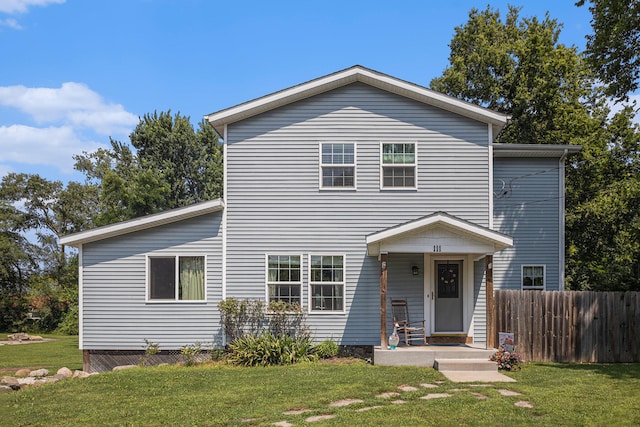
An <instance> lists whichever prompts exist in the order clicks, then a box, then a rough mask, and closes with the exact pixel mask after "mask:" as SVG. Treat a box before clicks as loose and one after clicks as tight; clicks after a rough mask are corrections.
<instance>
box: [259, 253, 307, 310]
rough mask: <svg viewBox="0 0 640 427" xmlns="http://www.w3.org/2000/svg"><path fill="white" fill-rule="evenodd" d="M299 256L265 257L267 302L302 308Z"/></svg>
mask: <svg viewBox="0 0 640 427" xmlns="http://www.w3.org/2000/svg"><path fill="white" fill-rule="evenodd" d="M300 271H301V266H300V255H267V292H268V301H269V302H272V301H283V302H286V303H289V304H298V305H300V306H302V301H301V288H302V279H301V278H302V274H300Z"/></svg>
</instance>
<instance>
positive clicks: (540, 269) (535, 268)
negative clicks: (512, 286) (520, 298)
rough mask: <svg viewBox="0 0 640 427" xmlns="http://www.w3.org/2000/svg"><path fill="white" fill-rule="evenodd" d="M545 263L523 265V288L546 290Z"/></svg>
mask: <svg viewBox="0 0 640 427" xmlns="http://www.w3.org/2000/svg"><path fill="white" fill-rule="evenodd" d="M544 273H545V272H544V265H523V266H522V289H523V290H544V285H545V283H544V282H545V275H544Z"/></svg>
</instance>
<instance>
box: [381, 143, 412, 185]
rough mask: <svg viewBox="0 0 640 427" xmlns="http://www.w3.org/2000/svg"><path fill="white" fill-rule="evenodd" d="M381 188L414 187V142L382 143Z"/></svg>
mask: <svg viewBox="0 0 640 427" xmlns="http://www.w3.org/2000/svg"><path fill="white" fill-rule="evenodd" d="M381 157H382V161H381V162H380V163H381V167H382V172H381V175H382V188H404V189H406V188H416V144H415V143H414V142H410V143H383V144H382V155H381Z"/></svg>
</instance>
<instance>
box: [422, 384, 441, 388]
mask: <svg viewBox="0 0 640 427" xmlns="http://www.w3.org/2000/svg"><path fill="white" fill-rule="evenodd" d="M420 387H423V388H438V387H439V386H438V385H437V384H420Z"/></svg>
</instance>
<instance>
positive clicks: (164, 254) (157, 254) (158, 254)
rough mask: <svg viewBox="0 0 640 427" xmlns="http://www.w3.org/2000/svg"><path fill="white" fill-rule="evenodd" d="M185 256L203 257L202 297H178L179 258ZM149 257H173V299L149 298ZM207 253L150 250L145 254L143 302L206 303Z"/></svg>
mask: <svg viewBox="0 0 640 427" xmlns="http://www.w3.org/2000/svg"><path fill="white" fill-rule="evenodd" d="M186 257H201V258H204V299H199V300H181V299H178V298H179V295H180V258H186ZM151 258H173V259H174V262H175V278H174V279H175V295H174V299H150V297H149V294H150V287H151V282H150V275H151V269H150V260H151ZM207 262H208V259H207V254H202V253H188V252H186V253H175V252H150V253H146V254H145V295H144V299H145V303H147V304H202V303H206V302H207V300H208V298H207V294H208V286H207V280H208V277H207V276H208V275H207Z"/></svg>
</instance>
